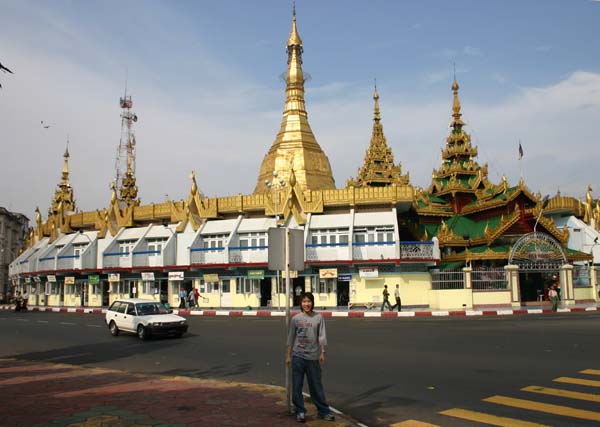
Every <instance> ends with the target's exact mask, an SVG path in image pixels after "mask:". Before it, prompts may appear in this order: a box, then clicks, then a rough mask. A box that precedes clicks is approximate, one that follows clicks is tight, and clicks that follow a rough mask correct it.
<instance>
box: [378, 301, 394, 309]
mask: <svg viewBox="0 0 600 427" xmlns="http://www.w3.org/2000/svg"><path fill="white" fill-rule="evenodd" d="M386 304H387V306H388V308H389V309H390V311H392V304H390V301H389V300H387V299H386V300H383V304H381V311H383V308H384V307H385V305H386Z"/></svg>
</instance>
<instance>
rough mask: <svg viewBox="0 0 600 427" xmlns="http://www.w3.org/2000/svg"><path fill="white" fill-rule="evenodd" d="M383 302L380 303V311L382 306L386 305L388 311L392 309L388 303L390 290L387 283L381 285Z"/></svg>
mask: <svg viewBox="0 0 600 427" xmlns="http://www.w3.org/2000/svg"><path fill="white" fill-rule="evenodd" d="M382 295H383V304H381V311H383V309H384V307H385V306H386V304H387V306H388V308H389V309H390V311H392V304H390V292H389V291H388V288H387V285H383V292H382Z"/></svg>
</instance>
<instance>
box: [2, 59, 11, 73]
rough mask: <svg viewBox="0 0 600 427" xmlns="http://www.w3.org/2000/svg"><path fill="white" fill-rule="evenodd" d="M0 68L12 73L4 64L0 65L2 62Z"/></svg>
mask: <svg viewBox="0 0 600 427" xmlns="http://www.w3.org/2000/svg"><path fill="white" fill-rule="evenodd" d="M0 70H2V71H4V72H5V73H6V72H9V73H10V74H14V73H13V72H12V71H10V70H9V69H8V68H6V67H5V66H4V65H2V63H1V62H0Z"/></svg>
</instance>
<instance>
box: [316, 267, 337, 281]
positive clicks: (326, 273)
mask: <svg viewBox="0 0 600 427" xmlns="http://www.w3.org/2000/svg"><path fill="white" fill-rule="evenodd" d="M336 277H338V271H337V268H321V269H319V278H320V279H335V278H336Z"/></svg>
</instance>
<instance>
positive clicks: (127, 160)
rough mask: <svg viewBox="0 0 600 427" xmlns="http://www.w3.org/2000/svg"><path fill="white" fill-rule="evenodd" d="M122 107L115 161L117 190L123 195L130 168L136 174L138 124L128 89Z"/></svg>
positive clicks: (121, 100) (121, 102)
mask: <svg viewBox="0 0 600 427" xmlns="http://www.w3.org/2000/svg"><path fill="white" fill-rule="evenodd" d="M120 105H121V109H122V112H121V139H120V140H119V148H117V157H116V160H115V188H116V190H117V194H118V195H120V194H121V187H122V186H123V177H124V176H125V173H126V172H127V169H128V168H131V172H132V173H133V174H135V133H134V131H133V124H134V123H135V122H137V120H138V117H137V115H136V114H135V113H134V112H133V111H131V108H132V107H133V101H132V100H131V95H127V87H125V95H124V96H123V97H122V98H120Z"/></svg>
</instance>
